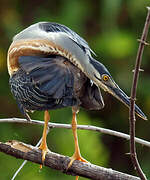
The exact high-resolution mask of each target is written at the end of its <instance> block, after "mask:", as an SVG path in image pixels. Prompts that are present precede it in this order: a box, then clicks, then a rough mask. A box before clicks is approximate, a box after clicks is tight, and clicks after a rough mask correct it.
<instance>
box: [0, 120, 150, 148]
mask: <svg viewBox="0 0 150 180" xmlns="http://www.w3.org/2000/svg"><path fill="white" fill-rule="evenodd" d="M2 122H9V123H24V124H37V125H42V126H43V125H44V121H38V120H31V121H27V120H26V119H21V118H6V119H0V123H2ZM48 126H49V128H65V129H71V125H70V124H60V123H50V122H49V123H48ZM77 128H78V129H83V130H91V131H97V132H100V133H103V134H108V135H111V136H117V137H119V138H123V139H126V140H130V136H129V135H128V134H125V133H122V132H118V131H113V130H110V129H106V128H101V127H96V126H90V125H77ZM135 142H136V143H139V144H141V145H143V146H147V147H150V142H149V141H146V140H143V139H140V138H135Z"/></svg>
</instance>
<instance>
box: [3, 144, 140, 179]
mask: <svg viewBox="0 0 150 180" xmlns="http://www.w3.org/2000/svg"><path fill="white" fill-rule="evenodd" d="M0 151H1V152H4V153H6V154H9V155H11V156H14V157H16V158H20V159H25V160H28V161H32V162H34V163H37V164H41V163H42V161H41V151H40V150H39V149H38V148H36V147H33V146H31V145H28V144H24V143H22V142H18V141H10V142H7V143H2V142H0ZM69 161H70V160H69V157H66V156H63V155H60V154H56V153H53V152H48V153H47V155H46V159H45V166H48V167H50V168H52V169H56V170H59V171H61V172H63V173H65V174H70V175H73V176H75V175H78V176H82V177H86V178H89V179H95V180H110V179H113V180H140V179H139V178H138V177H135V176H131V175H128V174H124V173H121V172H117V171H114V170H112V169H106V168H103V167H100V166H96V165H93V164H91V163H83V162H80V161H75V162H74V163H73V165H72V166H71V167H70V168H69V169H68V170H67V165H68V163H69Z"/></svg>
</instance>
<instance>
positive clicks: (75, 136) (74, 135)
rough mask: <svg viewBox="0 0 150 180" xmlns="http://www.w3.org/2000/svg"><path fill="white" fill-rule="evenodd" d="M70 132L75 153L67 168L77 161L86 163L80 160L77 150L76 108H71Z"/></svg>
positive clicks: (82, 159) (78, 150) (78, 149)
mask: <svg viewBox="0 0 150 180" xmlns="http://www.w3.org/2000/svg"><path fill="white" fill-rule="evenodd" d="M72 113H73V117H72V132H73V137H74V143H75V152H74V154H73V156H72V157H71V160H70V163H69V165H68V168H69V167H70V166H71V165H72V163H73V162H74V161H75V160H79V161H82V162H87V161H86V160H85V159H84V158H82V156H81V154H80V148H79V143H78V136H77V120H76V114H77V113H78V109H77V108H76V107H74V108H72Z"/></svg>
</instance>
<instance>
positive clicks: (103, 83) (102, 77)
mask: <svg viewBox="0 0 150 180" xmlns="http://www.w3.org/2000/svg"><path fill="white" fill-rule="evenodd" d="M91 63H92V65H93V66H94V68H95V69H96V73H95V74H94V76H95V80H96V84H97V86H99V87H100V88H102V89H103V90H104V91H106V92H108V93H110V94H111V95H112V96H114V97H115V98H117V99H118V100H119V101H121V102H122V103H123V104H125V105H126V106H127V107H129V106H130V98H129V97H128V96H127V95H126V93H125V92H123V90H121V89H120V87H119V86H118V85H117V84H116V82H115V81H114V80H113V78H112V76H111V74H110V73H109V71H108V70H107V68H106V67H105V66H104V65H103V64H101V63H99V62H98V61H95V60H92V61H91ZM135 113H136V114H137V115H138V116H139V117H141V118H142V119H144V120H147V117H146V116H145V114H144V113H143V112H142V111H141V109H140V108H139V107H138V106H137V105H135Z"/></svg>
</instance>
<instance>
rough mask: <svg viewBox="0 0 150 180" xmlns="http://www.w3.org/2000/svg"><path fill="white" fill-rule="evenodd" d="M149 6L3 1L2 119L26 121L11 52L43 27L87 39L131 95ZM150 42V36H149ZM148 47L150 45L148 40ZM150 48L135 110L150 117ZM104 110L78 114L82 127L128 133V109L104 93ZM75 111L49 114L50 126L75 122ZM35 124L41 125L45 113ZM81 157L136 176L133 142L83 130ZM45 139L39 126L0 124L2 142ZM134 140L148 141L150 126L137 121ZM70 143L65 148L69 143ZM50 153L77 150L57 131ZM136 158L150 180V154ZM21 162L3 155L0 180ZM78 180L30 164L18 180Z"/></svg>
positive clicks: (143, 150)
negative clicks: (35, 27)
mask: <svg viewBox="0 0 150 180" xmlns="http://www.w3.org/2000/svg"><path fill="white" fill-rule="evenodd" d="M149 5H150V3H149V1H147V0H113V1H111V0H55V1H53V0H49V1H43V0H36V1H29V0H22V1H20V0H13V1H10V0H1V3H0V102H1V103H0V118H7V117H22V115H21V113H20V112H19V110H18V107H17V105H16V102H15V100H14V99H13V97H12V95H11V93H10V88H9V84H8V81H9V75H8V73H7V62H6V56H7V50H8V48H9V45H10V43H11V40H12V37H13V36H14V35H15V34H16V33H18V32H19V31H21V30H23V29H24V28H25V27H28V26H29V25H30V24H33V23H35V22H39V21H53V22H58V23H62V24H65V25H66V26H68V27H70V28H71V29H73V30H74V31H76V32H77V33H78V34H79V35H81V36H82V37H83V38H85V39H86V41H87V42H88V43H89V45H90V47H91V48H92V49H93V50H94V52H95V53H96V54H97V57H96V59H97V60H99V61H100V62H102V63H103V64H105V65H106V67H107V68H108V69H109V71H110V72H111V74H112V76H113V78H114V79H115V81H116V82H117V83H118V85H119V86H120V87H121V88H122V89H123V90H124V91H125V92H126V93H127V94H130V88H131V83H132V76H133V73H132V70H133V69H134V63H135V57H136V53H137V48H138V42H137V39H138V38H140V36H141V32H142V29H143V26H144V22H145V18H146V14H147V9H146V6H149ZM149 37H150V33H149ZM149 37H148V41H149V42H150V38H149ZM149 67H150V47H145V50H144V56H143V62H142V67H141V68H142V69H144V72H142V73H141V74H140V79H139V84H138V90H137V104H138V105H139V106H140V107H141V109H142V110H143V111H144V112H145V114H146V115H147V117H148V119H149V117H150V111H149V109H150V93H149V90H150V83H149V82H150V68H149ZM103 96H104V100H105V103H106V105H105V108H104V109H102V110H101V111H86V110H84V109H81V110H80V113H79V114H78V124H89V125H96V126H99V127H105V128H109V129H113V130H116V131H121V132H125V133H128V132H129V122H128V109H127V108H126V107H125V106H124V105H122V104H121V103H120V102H118V101H117V100H116V99H115V98H113V97H112V96H111V95H108V94H106V93H103ZM71 116H72V114H71V108H66V109H61V110H55V111H51V121H52V122H59V123H70V122H71ZM31 117H32V118H34V119H39V120H43V112H36V113H34V114H33V115H32V116H31ZM78 134H79V143H80V148H81V153H82V156H83V157H84V158H85V159H87V160H88V161H90V162H91V163H95V164H97V165H101V166H104V167H107V168H113V169H115V170H118V171H122V172H125V173H129V174H133V175H136V174H135V171H134V169H133V166H132V163H131V160H130V157H129V156H128V155H126V153H128V152H129V142H128V141H126V140H123V139H120V138H117V137H112V136H109V135H103V134H100V133H98V132H91V131H85V130H79V131H78ZM41 135H42V127H39V126H36V125H26V124H24V125H23V124H13V123H0V141H7V140H12V139H16V140H21V141H23V142H25V143H29V144H32V145H35V144H36V143H37V142H38V140H39V139H40V137H41ZM136 136H138V137H141V138H143V139H146V140H149V141H150V122H149V121H147V122H145V121H143V120H141V119H139V118H138V117H137V121H136ZM66 142H67V143H66ZM48 146H49V148H50V150H52V151H54V152H57V153H60V154H64V155H68V156H71V155H72V153H73V150H74V145H73V138H72V132H71V130H67V129H53V130H51V132H50V133H49V135H48ZM137 153H138V158H139V161H140V163H141V166H142V167H143V170H144V172H145V173H146V175H147V177H149V178H150V149H149V148H147V147H143V146H141V145H137ZM22 162H23V161H22V160H18V159H15V158H13V157H10V156H7V155H4V154H3V153H0V179H1V180H8V179H11V177H12V176H13V174H14V173H15V171H16V170H17V168H18V167H19V165H20V164H21V163H22ZM28 178H30V179H32V180H42V179H53V180H57V179H58V178H59V179H62V180H63V179H65V180H66V179H75V178H74V177H71V176H67V175H64V174H62V173H60V172H58V171H54V170H51V169H49V168H46V167H43V169H42V170H39V165H36V164H33V163H30V162H29V163H27V165H26V166H25V167H24V168H23V170H22V171H21V172H20V173H19V175H18V176H17V178H16V180H26V179H28ZM80 179H81V180H82V179H84V178H80Z"/></svg>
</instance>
